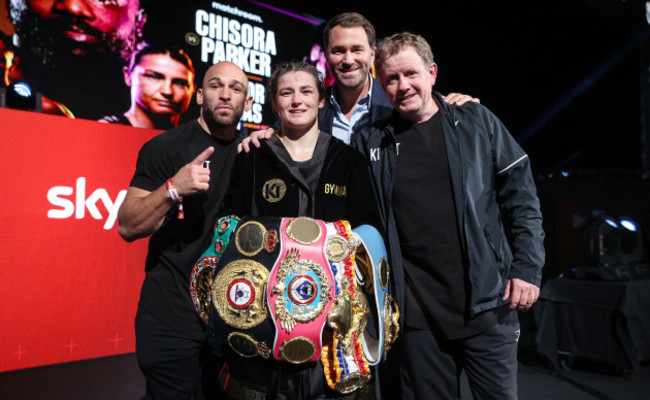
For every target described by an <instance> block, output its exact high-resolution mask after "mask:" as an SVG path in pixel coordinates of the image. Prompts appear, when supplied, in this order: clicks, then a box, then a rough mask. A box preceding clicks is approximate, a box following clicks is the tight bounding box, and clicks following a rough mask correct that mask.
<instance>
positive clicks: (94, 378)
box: [0, 354, 650, 400]
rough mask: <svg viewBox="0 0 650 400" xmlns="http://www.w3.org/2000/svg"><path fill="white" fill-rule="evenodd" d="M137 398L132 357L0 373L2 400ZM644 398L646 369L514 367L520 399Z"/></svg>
mask: <svg viewBox="0 0 650 400" xmlns="http://www.w3.org/2000/svg"><path fill="white" fill-rule="evenodd" d="M463 392H464V393H463V396H462V400H471V399H472V396H471V394H470V393H469V390H468V388H467V385H466V384H464V385H463ZM143 393H144V378H143V377H142V374H141V373H140V370H139V369H138V365H137V361H136V359H135V355H134V354H125V355H121V356H115V357H108V358H101V359H94V360H88V361H81V362H76V363H70V364H63V365H55V366H49V367H41V368H34V369H29V370H21V371H12V372H5V373H3V374H0V399H3V400H88V399H94V400H104V399H105V400H115V399H120V400H140V399H141V398H142V395H143ZM648 393H650V365H644V366H643V367H642V368H641V370H640V371H639V372H638V373H636V374H635V375H632V376H627V377H625V376H620V375H618V374H615V373H612V372H611V371H607V370H604V369H602V368H600V370H598V368H595V367H594V366H593V365H589V364H588V363H586V364H585V363H583V362H576V363H575V365H574V366H572V367H571V368H570V369H563V370H562V371H561V372H559V373H558V372H554V371H552V370H550V369H549V368H548V367H547V366H545V363H543V362H537V361H534V360H521V361H520V365H519V398H521V399H526V400H547V399H571V400H593V399H600V400H609V399H611V400H613V399H616V400H620V399H645V398H647V395H648Z"/></svg>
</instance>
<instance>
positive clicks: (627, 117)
mask: <svg viewBox="0 0 650 400" xmlns="http://www.w3.org/2000/svg"><path fill="white" fill-rule="evenodd" d="M269 3H272V4H273V5H275V6H278V7H282V8H285V9H288V10H292V11H296V12H304V13H309V14H312V15H314V16H317V17H319V18H321V19H323V20H327V19H328V18H331V17H332V16H334V15H336V14H338V13H340V12H344V11H357V12H360V13H361V14H363V15H365V16H366V17H367V18H368V19H369V20H370V21H371V22H372V23H373V25H374V26H375V28H376V30H377V36H378V38H381V37H384V36H386V35H389V34H391V33H395V32H399V31H404V30H407V31H411V32H414V33H418V34H421V35H422V36H424V37H425V38H426V39H427V40H428V41H429V43H430V44H431V46H432V48H433V51H434V56H435V59H436V62H437V63H438V68H439V73H438V82H437V84H436V88H437V90H439V91H441V92H443V93H448V92H452V91H454V92H461V93H467V94H471V95H472V96H475V97H478V98H480V100H481V103H483V104H484V105H486V106H487V107H489V108H490V109H491V110H492V111H494V112H495V114H496V115H497V116H499V118H500V119H502V120H503V122H504V123H505V125H506V126H507V127H508V128H509V129H510V130H511V132H512V134H513V135H514V136H515V137H517V138H518V140H519V141H520V144H522V146H523V147H524V149H525V150H526V151H527V152H528V153H529V155H530V156H531V159H532V160H533V168H534V170H535V171H536V173H539V174H544V175H546V174H548V173H550V172H554V171H557V170H561V169H566V170H584V169H588V170H603V169H616V170H625V171H633V172H638V171H640V170H641V168H642V163H641V105H640V101H641V68H642V62H641V60H642V54H643V47H642V46H646V47H647V46H648V43H647V42H645V43H644V42H642V41H640V40H638V39H637V40H635V37H637V35H638V34H639V32H640V31H641V30H645V31H647V27H648V23H647V22H646V19H645V18H646V17H645V2H644V1H641V0H627V1H622V0H561V1H558V0H551V1H542V2H531V1H515V0H501V1H479V0H476V1H471V0H470V1H435V0H434V1H427V2H415V1H398V2H393V3H388V4H389V5H388V6H381V5H380V4H379V2H370V1H369V2H360V1H359V2H311V1H310V2H307V1H305V2H297V1H284V0H280V1H273V2H269ZM423 4H424V5H423ZM646 68H647V66H646Z"/></svg>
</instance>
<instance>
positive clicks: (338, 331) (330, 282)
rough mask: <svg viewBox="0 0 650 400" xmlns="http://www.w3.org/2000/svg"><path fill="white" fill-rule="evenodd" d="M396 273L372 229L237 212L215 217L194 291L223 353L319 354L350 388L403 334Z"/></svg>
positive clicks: (309, 358) (341, 388)
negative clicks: (394, 294)
mask: <svg viewBox="0 0 650 400" xmlns="http://www.w3.org/2000/svg"><path fill="white" fill-rule="evenodd" d="M388 278H389V266H388V262H387V257H386V250H385V247H384V242H383V240H382V237H381V235H380V234H379V232H377V231H376V230H375V229H374V228H372V227H370V226H368V225H363V226H360V227H358V228H357V229H355V230H352V229H351V227H350V224H349V223H348V222H347V221H343V220H341V221H336V222H331V223H325V222H323V221H321V220H316V219H312V218H306V217H299V218H280V217H270V218H257V217H256V218H253V217H243V218H241V219H239V218H237V217H234V216H229V217H224V218H222V219H220V220H219V221H217V224H216V226H215V232H214V235H213V238H212V243H211V245H210V247H209V248H208V249H207V250H206V251H205V252H204V254H203V255H202V256H201V258H200V259H199V260H198V261H197V263H196V264H195V266H194V269H193V271H192V276H191V284H190V292H191V294H192V300H193V302H194V307H195V309H196V311H197V313H198V314H199V317H200V318H201V320H202V321H203V322H204V324H205V329H206V336H207V338H208V342H209V343H210V345H211V346H212V347H213V348H214V350H215V351H216V353H217V354H219V355H224V354H225V353H224V352H225V350H226V349H227V348H230V349H231V350H232V351H234V352H235V353H237V354H238V355H240V356H242V357H256V356H261V357H264V358H271V357H272V358H273V359H275V360H280V361H286V362H290V363H293V364H301V363H305V362H313V361H317V360H319V359H320V360H321V362H322V364H323V369H324V373H325V378H326V381H327V383H328V386H329V387H331V388H332V389H334V390H336V391H337V392H340V393H344V394H345V393H350V392H353V391H355V390H357V389H359V388H361V387H363V386H364V385H366V384H367V383H368V381H369V380H370V376H371V370H370V366H372V365H375V364H377V363H379V362H380V361H381V360H382V359H383V358H385V355H386V352H387V351H388V349H389V347H390V344H391V343H392V342H393V341H394V340H395V339H396V337H397V332H398V325H397V320H398V316H397V315H398V314H397V308H396V306H395V302H394V301H393V300H392V298H391V296H390V294H389V293H388ZM373 317H374V318H373ZM369 321H370V322H369ZM368 328H370V329H368Z"/></svg>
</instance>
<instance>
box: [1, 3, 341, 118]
mask: <svg viewBox="0 0 650 400" xmlns="http://www.w3.org/2000/svg"><path fill="white" fill-rule="evenodd" d="M59 3H60V2H41V1H34V0H9V1H6V2H4V1H3V2H0V52H1V53H2V54H1V55H2V56H3V57H2V58H0V61H3V59H4V62H0V68H2V69H3V70H4V71H0V72H3V75H4V76H3V81H4V82H3V84H4V86H7V88H8V89H13V87H14V86H13V85H16V84H19V83H21V84H26V85H28V86H29V88H30V90H31V92H32V96H33V97H36V99H35V100H34V101H31V103H30V104H24V103H25V102H23V101H22V100H23V99H21V98H16V99H14V98H12V97H11V96H10V94H11V93H13V92H14V91H13V90H8V91H7V95H6V96H5V101H4V103H5V105H2V104H0V106H4V107H9V108H20V109H32V110H38V111H39V112H44V113H50V114H56V115H60V116H65V117H68V118H83V119H92V120H102V121H104V122H110V123H118V124H125V125H132V126H137V127H149V128H157V129H168V128H170V127H172V126H176V125H178V123H181V122H183V121H185V120H188V119H192V118H195V117H196V115H197V114H198V106H197V105H196V103H195V102H194V101H193V98H194V97H195V94H196V90H197V88H198V87H200V85H201V80H202V77H203V75H204V73H205V71H206V70H207V68H208V67H210V66H211V65H213V64H215V63H218V62H221V61H229V62H233V63H235V64H237V65H238V66H239V67H240V68H242V70H243V71H244V72H245V73H246V74H247V76H248V78H249V93H250V95H252V96H253V107H252V109H251V110H250V111H248V112H246V113H245V114H244V115H243V117H242V125H241V126H242V128H244V129H250V130H255V129H259V128H263V127H266V126H268V125H271V124H273V122H274V121H275V117H274V115H273V113H272V111H271V107H270V104H268V96H267V94H266V84H267V80H268V78H269V77H270V75H271V73H272V70H273V66H274V65H276V64H277V63H279V62H281V61H286V60H304V61H308V62H310V63H312V64H314V65H316V66H317V67H318V68H319V70H320V71H321V72H322V73H323V75H324V79H328V78H327V75H328V71H327V67H326V62H325V58H324V53H323V51H322V47H321V45H320V43H321V31H320V29H321V25H322V22H323V21H322V20H319V19H317V18H315V17H312V16H306V15H301V14H299V13H298V12H296V11H287V10H282V9H279V8H277V7H274V6H272V5H270V4H266V3H264V2H259V1H253V0H246V1H244V0H239V1H232V0H221V1H207V0H200V1H199V0H192V1H183V2H178V1H173V2H172V1H159V0H114V1H83V2H81V3H83V4H81V5H78V4H68V3H65V2H64V3H62V4H59ZM0 87H2V85H0ZM0 98H1V97H0Z"/></svg>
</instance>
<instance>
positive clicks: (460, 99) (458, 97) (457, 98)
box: [445, 93, 481, 106]
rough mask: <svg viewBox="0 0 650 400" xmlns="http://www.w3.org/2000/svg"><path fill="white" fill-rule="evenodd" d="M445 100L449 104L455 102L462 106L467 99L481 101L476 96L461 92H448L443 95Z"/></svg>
mask: <svg viewBox="0 0 650 400" xmlns="http://www.w3.org/2000/svg"><path fill="white" fill-rule="evenodd" d="M445 101H446V102H447V103H449V104H454V103H456V105H457V106H462V105H463V104H465V103H467V102H468V101H471V102H473V103H480V102H481V100H479V99H478V98H474V97H472V96H470V95H467V94H462V93H449V94H448V95H446V96H445Z"/></svg>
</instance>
